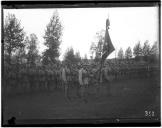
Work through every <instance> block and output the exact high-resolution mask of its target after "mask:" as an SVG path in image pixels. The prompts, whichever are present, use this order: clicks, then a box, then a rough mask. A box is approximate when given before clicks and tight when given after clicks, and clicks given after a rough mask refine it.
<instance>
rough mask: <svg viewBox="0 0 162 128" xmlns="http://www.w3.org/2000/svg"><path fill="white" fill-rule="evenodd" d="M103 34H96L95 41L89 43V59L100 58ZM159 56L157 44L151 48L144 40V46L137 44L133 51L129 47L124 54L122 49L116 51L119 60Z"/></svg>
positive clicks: (103, 32)
mask: <svg viewBox="0 0 162 128" xmlns="http://www.w3.org/2000/svg"><path fill="white" fill-rule="evenodd" d="M104 34H105V31H104V30H101V31H99V32H98V33H96V41H95V42H92V43H91V47H90V53H91V59H95V60H99V59H100V58H101V56H102V49H103V44H104ZM158 54H159V47H158V42H155V43H154V44H153V45H152V47H151V46H150V44H149V41H148V40H146V41H145V42H144V45H143V47H142V45H141V43H140V42H138V43H137V44H136V45H135V46H134V48H133V50H132V49H131V47H128V48H127V49H126V50H125V52H124V51H123V49H122V48H120V49H119V51H118V54H117V55H118V56H117V57H118V58H119V59H124V58H125V59H130V58H133V57H135V58H136V57H139V56H152V55H153V56H157V55H158Z"/></svg>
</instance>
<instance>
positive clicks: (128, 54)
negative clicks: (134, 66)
mask: <svg viewBox="0 0 162 128" xmlns="http://www.w3.org/2000/svg"><path fill="white" fill-rule="evenodd" d="M158 54H159V48H158V43H157V42H155V43H154V44H153V45H152V47H151V46H150V44H149V42H148V40H147V41H145V43H144V45H143V47H142V46H141V43H140V42H138V43H137V44H136V45H135V46H134V48H133V52H132V49H131V48H130V47H128V48H127V49H126V50H125V54H124V51H123V49H122V48H120V50H119V51H118V58H119V59H124V58H125V59H130V58H132V57H133V56H134V57H135V58H136V57H140V56H143V57H146V56H155V57H156V56H157V55H158Z"/></svg>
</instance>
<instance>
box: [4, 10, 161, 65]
mask: <svg viewBox="0 0 162 128" xmlns="http://www.w3.org/2000/svg"><path fill="white" fill-rule="evenodd" d="M62 31H63V26H62V24H61V21H60V18H59V14H58V12H57V11H55V12H54V13H53V15H52V17H51V19H50V20H49V23H48V24H47V25H46V28H45V33H44V36H43V38H44V45H45V46H46V47H47V48H46V49H45V50H44V51H43V53H42V55H41V54H40V53H39V49H38V43H39V40H38V37H37V35H36V34H34V33H32V34H30V35H27V34H26V33H25V31H24V28H23V27H22V26H21V22H20V21H19V20H18V19H17V18H16V16H15V15H14V14H8V15H7V16H6V17H5V21H4V26H3V49H4V56H3V57H4V58H3V59H4V63H5V65H11V64H17V65H18V64H27V65H29V66H36V65H53V64H55V63H58V62H60V61H59V56H60V44H61V37H62V33H63V32H62ZM104 34H105V30H101V31H100V32H98V33H96V39H97V40H96V42H92V44H91V47H90V54H91V59H94V60H95V61H98V60H100V59H101V56H102V49H103V44H104ZM158 54H159V47H158V42H155V43H154V44H153V45H152V46H150V44H149V41H145V43H144V45H143V47H142V46H141V43H140V42H138V43H137V44H136V45H135V46H134V48H133V50H132V49H131V47H128V48H127V49H126V51H125V53H124V51H123V49H122V48H120V50H119V51H118V58H119V59H131V58H133V57H135V58H138V57H139V56H157V55H158ZM63 61H64V62H67V63H69V62H70V63H79V62H81V61H83V62H87V61H88V59H87V55H86V54H85V56H84V57H83V58H81V56H80V53H79V51H77V52H75V53H74V49H73V48H72V47H70V48H68V49H67V50H66V52H65V54H64V58H63Z"/></svg>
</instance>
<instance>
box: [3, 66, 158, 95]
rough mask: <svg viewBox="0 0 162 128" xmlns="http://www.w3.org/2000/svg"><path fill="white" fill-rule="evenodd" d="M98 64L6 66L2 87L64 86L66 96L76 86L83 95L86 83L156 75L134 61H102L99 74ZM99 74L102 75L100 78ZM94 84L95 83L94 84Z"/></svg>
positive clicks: (34, 87) (147, 67)
mask: <svg viewBox="0 0 162 128" xmlns="http://www.w3.org/2000/svg"><path fill="white" fill-rule="evenodd" d="M99 70H100V66H99V65H94V64H92V65H84V64H81V65H73V64H62V65H60V64H59V65H55V66H53V67H48V68H47V67H43V66H42V67H34V68H26V67H22V68H21V69H20V70H19V71H18V72H15V71H17V70H15V69H13V68H10V69H7V68H5V71H4V75H3V82H4V83H3V85H4V86H5V87H11V88H13V89H14V88H17V87H18V88H20V90H21V89H22V90H23V89H24V90H29V91H31V90H55V89H56V90H57V89H64V92H65V97H68V89H69V86H70V88H73V87H78V90H79V94H80V95H81V97H85V93H84V92H85V90H86V88H88V86H94V87H98V86H97V85H99V84H100V83H105V82H112V81H116V80H122V79H131V78H146V77H151V76H155V75H156V74H157V72H158V67H154V66H148V65H137V64H121V63H120V64H117V63H108V64H105V65H104V66H103V68H102V70H101V75H99ZM99 76H101V77H100V78H99ZM95 85H96V86H95Z"/></svg>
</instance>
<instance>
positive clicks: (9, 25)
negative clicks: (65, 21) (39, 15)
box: [3, 11, 63, 66]
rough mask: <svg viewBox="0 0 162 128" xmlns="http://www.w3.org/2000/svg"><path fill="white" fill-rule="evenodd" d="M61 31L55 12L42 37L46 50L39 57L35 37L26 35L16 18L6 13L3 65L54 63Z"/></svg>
mask: <svg viewBox="0 0 162 128" xmlns="http://www.w3.org/2000/svg"><path fill="white" fill-rule="evenodd" d="M62 30H63V27H62V25H61V22H60V18H59V15H58V12H57V11H55V12H54V13H53V15H52V17H51V19H50V21H49V23H48V24H47V26H46V28H45V34H44V37H43V38H44V45H45V46H46V47H47V49H45V51H44V52H43V53H42V55H40V53H39V50H38V42H39V41H38V38H37V35H36V34H34V33H32V34H30V35H26V33H25V32H24V28H23V27H22V26H21V23H20V21H19V20H18V19H17V18H16V16H15V15H14V14H10V13H8V15H7V16H6V17H5V21H4V26H3V46H4V47H3V48H4V63H5V64H8V65H11V64H24V63H25V64H28V65H30V66H35V65H37V64H43V65H49V64H53V63H56V62H57V61H58V57H59V55H60V52H59V46H60V44H61V36H62Z"/></svg>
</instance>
